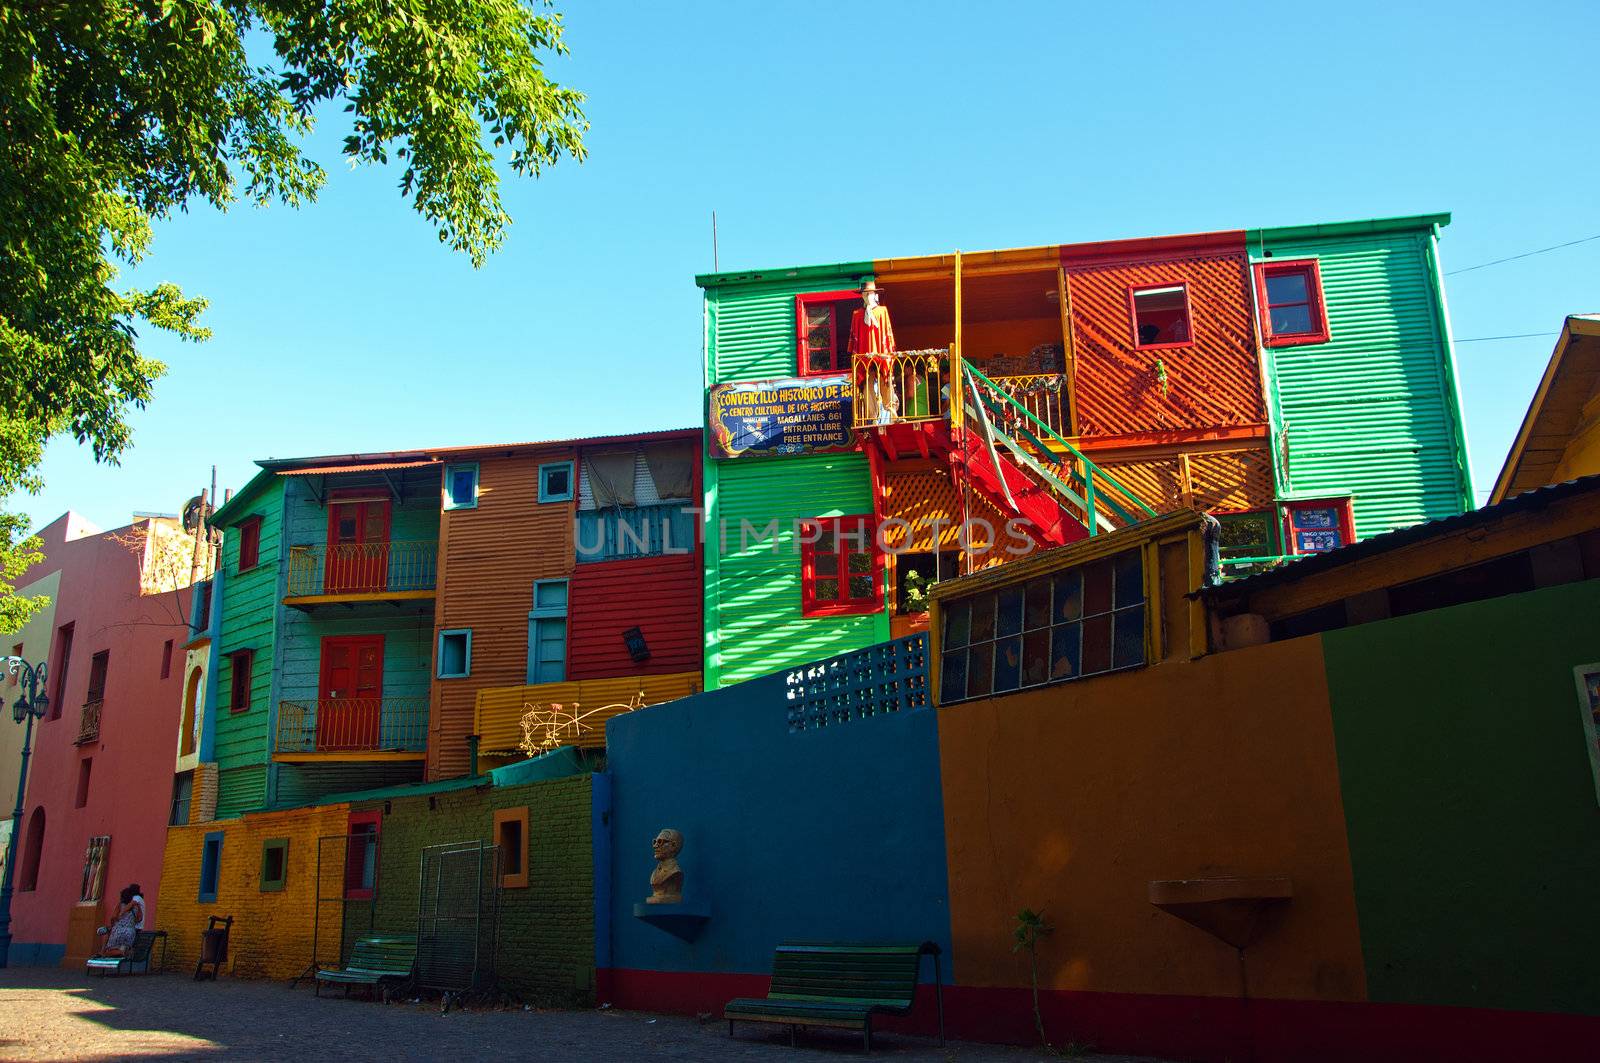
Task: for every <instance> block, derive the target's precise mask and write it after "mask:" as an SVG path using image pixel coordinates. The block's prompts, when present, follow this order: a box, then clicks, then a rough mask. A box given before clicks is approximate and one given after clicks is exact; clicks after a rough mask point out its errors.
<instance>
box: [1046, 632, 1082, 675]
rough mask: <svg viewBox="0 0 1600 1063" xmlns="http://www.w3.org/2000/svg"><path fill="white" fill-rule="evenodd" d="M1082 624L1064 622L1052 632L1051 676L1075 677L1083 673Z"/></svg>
mask: <svg viewBox="0 0 1600 1063" xmlns="http://www.w3.org/2000/svg"><path fill="white" fill-rule="evenodd" d="M1082 637H1083V625H1082V624H1062V625H1061V626H1060V627H1057V628H1054V629H1052V630H1051V633H1050V678H1051V679H1074V678H1076V677H1078V676H1080V675H1082V674H1083V668H1082V667H1081V665H1082V661H1083V647H1082V645H1081V642H1082Z"/></svg>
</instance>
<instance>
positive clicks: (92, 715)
mask: <svg viewBox="0 0 1600 1063" xmlns="http://www.w3.org/2000/svg"><path fill="white" fill-rule="evenodd" d="M105 704H106V703H105V701H104V700H103V699H101V698H96V699H95V700H93V701H89V702H85V703H84V706H83V715H82V716H80V717H78V737H77V738H76V739H74V740H73V741H75V742H76V743H77V744H78V745H80V746H81V745H84V744H86V743H88V742H97V741H99V740H100V711H101V710H102V709H104V708H105Z"/></svg>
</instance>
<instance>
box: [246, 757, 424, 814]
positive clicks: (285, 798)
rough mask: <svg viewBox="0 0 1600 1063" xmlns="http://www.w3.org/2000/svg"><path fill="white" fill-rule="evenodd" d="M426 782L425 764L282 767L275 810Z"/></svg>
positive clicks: (342, 764) (281, 765) (285, 765)
mask: <svg viewBox="0 0 1600 1063" xmlns="http://www.w3.org/2000/svg"><path fill="white" fill-rule="evenodd" d="M421 781H422V762H421V761H398V762H384V761H379V762H376V763H351V762H340V763H334V764H280V765H278V794H277V797H276V799H275V800H274V801H273V805H274V807H277V808H292V807H294V806H296V805H308V804H312V803H313V802H315V801H317V800H318V799H319V798H322V797H326V796H327V795H328V794H347V793H350V792H352V791H356V790H376V789H378V788H379V787H382V786H400V785H403V784H406V783H417V782H421Z"/></svg>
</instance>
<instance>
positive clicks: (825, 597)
mask: <svg viewBox="0 0 1600 1063" xmlns="http://www.w3.org/2000/svg"><path fill="white" fill-rule="evenodd" d="M812 597H814V598H816V600H817V601H819V602H836V601H838V600H839V581H838V580H837V579H819V580H817V582H816V590H815V591H814V593H813V594H812Z"/></svg>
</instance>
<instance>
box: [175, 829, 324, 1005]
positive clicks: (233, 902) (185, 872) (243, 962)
mask: <svg viewBox="0 0 1600 1063" xmlns="http://www.w3.org/2000/svg"><path fill="white" fill-rule="evenodd" d="M349 810H350V806H349V805H324V806H320V807H317V808H300V809H291V810H288V811H284V812H263V813H261V814H259V815H249V816H244V817H242V818H240V819H227V820H217V821H215V822H211V823H197V824H191V825H190V826H186V827H170V828H168V830H167V850H166V855H165V859H164V861H163V865H162V875H161V907H160V909H159V912H158V916H159V919H158V924H157V927H156V929H158V930H165V931H166V932H167V953H168V956H169V957H170V958H169V961H168V962H169V964H170V965H171V966H173V967H175V968H176V969H178V970H193V968H194V965H195V962H196V961H197V960H198V959H199V958H200V932H201V931H202V930H204V929H205V927H206V917H207V916H211V915H220V916H226V915H231V916H233V917H234V918H233V930H232V933H231V935H230V937H229V949H228V964H227V965H226V966H224V968H223V970H224V972H225V973H229V974H234V975H237V976H239V977H241V978H293V977H294V976H295V975H297V974H299V973H301V972H302V971H304V970H305V969H306V967H307V966H308V965H309V964H310V962H311V943H312V923H313V913H314V909H315V908H316V905H315V904H314V903H313V902H314V898H315V896H316V892H317V891H316V889H315V883H314V882H313V879H315V877H316V871H317V839H318V838H319V837H321V836H323V835H329V834H338V835H343V834H344V833H345V832H346V831H347V830H348V829H349V827H348V824H349ZM212 831H222V832H223V842H222V870H221V874H220V875H219V877H218V880H217V899H216V901H215V902H214V903H206V904H201V903H200V902H199V901H198V900H196V898H197V897H198V896H199V892H200V858H201V852H202V850H203V849H204V848H205V837H206V835H207V834H208V833H210V832H212ZM269 838H288V839H289V862H288V878H287V880H286V881H285V883H284V888H283V890H282V891H281V892H276V893H262V892H261V843H262V842H264V841H266V840H267V839H269ZM329 853H330V854H333V855H332V856H330V857H329V858H328V859H326V860H325V861H324V864H325V865H331V866H324V868H323V882H324V889H323V890H322V892H323V893H324V894H325V895H329V894H335V893H337V892H338V889H339V886H340V885H341V884H342V881H343V875H344V868H343V864H342V862H341V861H342V858H343V853H344V849H343V846H342V845H341V846H335V847H332V848H330V849H329ZM342 908H343V905H342V904H340V903H332V904H324V905H322V913H321V914H322V928H321V933H320V935H319V941H318V952H319V955H320V957H321V959H322V960H323V962H324V963H326V964H330V965H331V964H333V963H335V962H336V961H337V959H338V955H339V935H340V933H341V930H342V926H341V918H342V911H341V909H342Z"/></svg>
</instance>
